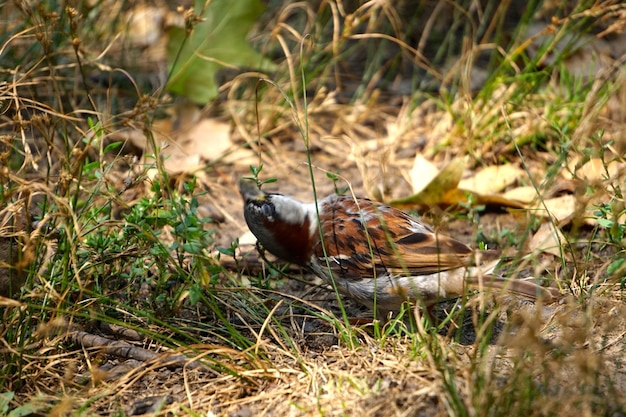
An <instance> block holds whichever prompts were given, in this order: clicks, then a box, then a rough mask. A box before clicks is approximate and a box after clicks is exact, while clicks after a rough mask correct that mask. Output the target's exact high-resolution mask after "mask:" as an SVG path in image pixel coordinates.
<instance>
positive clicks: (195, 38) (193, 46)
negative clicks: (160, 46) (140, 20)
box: [167, 0, 275, 104]
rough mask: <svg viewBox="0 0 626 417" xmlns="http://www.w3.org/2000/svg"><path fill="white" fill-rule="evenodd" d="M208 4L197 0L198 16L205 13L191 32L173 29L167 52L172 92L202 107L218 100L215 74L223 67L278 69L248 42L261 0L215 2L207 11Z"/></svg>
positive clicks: (209, 5) (196, 9) (224, 0)
mask: <svg viewBox="0 0 626 417" xmlns="http://www.w3.org/2000/svg"><path fill="white" fill-rule="evenodd" d="M205 4H206V2H205V0H196V2H195V9H194V13H195V14H196V15H198V14H200V13H203V14H202V16H200V17H201V18H202V20H201V21H200V22H198V23H196V24H195V26H194V27H193V29H192V30H191V32H189V33H188V32H187V31H186V30H185V29H184V28H172V29H170V33H169V34H170V38H169V43H168V49H167V57H168V62H169V65H170V79H169V81H168V85H167V87H168V89H169V90H170V91H172V92H174V93H177V94H180V95H183V96H185V97H187V98H189V99H190V100H192V101H194V102H196V103H200V104H204V103H207V102H209V101H211V100H213V99H214V98H215V97H217V94H218V89H217V84H216V82H215V73H216V72H217V71H218V70H220V69H222V68H225V67H237V68H239V67H248V68H256V69H259V70H262V71H272V70H273V69H274V68H275V65H274V64H273V63H272V62H271V61H269V60H267V59H265V58H264V57H263V56H262V55H261V54H259V53H258V52H256V51H255V50H253V49H252V48H251V47H250V45H248V42H247V39H246V36H247V34H248V31H249V30H250V28H251V27H252V25H253V24H254V23H255V22H256V20H257V18H258V16H259V15H260V14H261V12H262V10H263V5H262V4H261V2H260V1H259V0H237V1H232V0H212V1H210V2H209V3H208V5H206V8H204V7H205ZM203 8H204V12H203Z"/></svg>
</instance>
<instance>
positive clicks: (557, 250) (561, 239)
mask: <svg viewBox="0 0 626 417" xmlns="http://www.w3.org/2000/svg"><path fill="white" fill-rule="evenodd" d="M565 243H566V240H565V236H564V235H563V232H561V229H559V228H558V227H556V226H555V225H554V224H552V223H550V222H545V223H543V224H542V225H541V227H539V229H538V230H537V232H536V233H535V235H534V236H533V238H532V239H531V240H530V243H529V244H528V248H529V250H530V251H531V252H533V253H537V252H545V253H550V254H552V255H555V256H558V257H562V256H563V249H562V247H563V245H564V244H565Z"/></svg>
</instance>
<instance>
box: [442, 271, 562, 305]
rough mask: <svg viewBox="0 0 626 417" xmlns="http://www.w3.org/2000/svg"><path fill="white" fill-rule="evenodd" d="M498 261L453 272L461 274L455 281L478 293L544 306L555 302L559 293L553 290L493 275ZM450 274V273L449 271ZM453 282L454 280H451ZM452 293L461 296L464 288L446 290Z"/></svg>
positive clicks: (526, 281)
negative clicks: (517, 297) (504, 295)
mask: <svg viewBox="0 0 626 417" xmlns="http://www.w3.org/2000/svg"><path fill="white" fill-rule="evenodd" d="M497 263H498V261H493V262H489V263H486V264H484V265H481V266H476V267H471V268H468V269H466V270H464V269H462V268H461V269H459V270H457V271H455V272H458V273H462V274H463V275H464V279H462V280H457V281H456V282H457V283H461V285H463V287H465V288H471V289H475V290H479V291H489V290H490V291H492V292H493V291H494V290H495V291H498V290H499V291H501V292H506V293H511V294H515V295H520V296H522V297H526V298H530V299H532V300H538V299H540V300H542V301H543V302H544V303H546V304H550V303H553V302H555V301H557V300H558V299H559V297H560V293H559V291H558V290H557V289H555V288H546V287H542V286H540V285H537V284H535V283H534V282H531V281H529V280H527V279H525V280H520V279H515V278H502V277H498V276H494V275H493V271H494V269H495V267H496V265H497ZM450 272H452V271H450ZM451 281H454V280H451ZM448 290H452V291H453V292H457V293H459V294H462V293H463V291H464V288H455V289H448Z"/></svg>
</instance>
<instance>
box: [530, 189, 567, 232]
mask: <svg viewBox="0 0 626 417" xmlns="http://www.w3.org/2000/svg"><path fill="white" fill-rule="evenodd" d="M530 210H532V211H533V213H534V214H535V215H537V216H542V217H549V218H552V219H554V220H555V221H556V223H557V224H558V225H559V226H563V225H564V224H567V223H569V222H570V221H571V220H572V217H573V216H574V213H575V211H576V197H574V196H573V195H562V196H560V197H555V198H550V199H547V200H544V201H543V203H542V202H538V203H537V205H535V207H534V208H531V209H530Z"/></svg>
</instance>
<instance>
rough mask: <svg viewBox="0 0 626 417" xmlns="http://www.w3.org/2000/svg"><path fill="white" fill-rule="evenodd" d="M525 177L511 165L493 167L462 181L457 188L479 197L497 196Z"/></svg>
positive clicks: (522, 172) (523, 173) (524, 173)
mask: <svg viewBox="0 0 626 417" xmlns="http://www.w3.org/2000/svg"><path fill="white" fill-rule="evenodd" d="M525 175H526V172H525V171H524V170H523V169H521V168H518V167H516V166H514V165H511V164H507V165H493V166H489V167H486V168H485V169H483V170H481V171H480V172H477V173H476V174H475V175H474V176H472V177H470V178H466V179H464V180H462V181H461V182H460V183H459V188H461V189H463V190H467V191H472V192H474V193H477V194H480V195H488V194H497V193H500V192H501V191H502V190H504V189H505V188H506V187H508V186H509V185H511V184H514V183H515V182H516V181H517V180H518V179H519V178H521V177H523V176H525Z"/></svg>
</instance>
